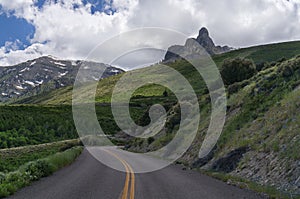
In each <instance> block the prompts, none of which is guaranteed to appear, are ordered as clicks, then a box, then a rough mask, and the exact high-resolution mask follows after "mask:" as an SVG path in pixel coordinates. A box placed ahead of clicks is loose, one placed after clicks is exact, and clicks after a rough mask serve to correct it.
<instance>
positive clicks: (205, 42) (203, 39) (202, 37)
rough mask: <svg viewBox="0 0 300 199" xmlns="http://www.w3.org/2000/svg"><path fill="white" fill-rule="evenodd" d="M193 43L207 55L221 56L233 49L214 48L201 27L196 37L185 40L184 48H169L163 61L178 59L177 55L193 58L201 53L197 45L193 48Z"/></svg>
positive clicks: (213, 44)
mask: <svg viewBox="0 0 300 199" xmlns="http://www.w3.org/2000/svg"><path fill="white" fill-rule="evenodd" d="M195 41H196V42H197V43H198V44H200V45H201V46H202V47H203V48H204V49H205V50H206V52H207V53H208V54H209V55H216V54H221V53H225V52H228V51H231V50H233V48H231V47H228V46H216V45H215V43H214V42H213V40H212V38H211V37H210V36H209V32H208V30H207V29H206V28H204V27H203V28H201V29H200V31H199V34H198V37H197V38H189V39H187V40H186V43H185V45H184V46H180V45H174V46H171V47H170V48H169V49H168V51H167V53H166V55H165V59H164V61H165V62H168V61H174V60H176V59H178V58H179V56H178V54H180V55H186V56H187V57H189V58H193V55H195V54H196V53H201V51H202V49H200V48H199V47H198V45H197V46H195Z"/></svg>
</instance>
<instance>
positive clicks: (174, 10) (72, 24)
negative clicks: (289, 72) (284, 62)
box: [0, 0, 300, 66]
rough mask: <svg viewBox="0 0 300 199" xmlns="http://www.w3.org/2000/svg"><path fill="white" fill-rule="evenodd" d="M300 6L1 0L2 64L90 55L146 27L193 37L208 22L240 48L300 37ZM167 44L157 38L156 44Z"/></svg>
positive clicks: (273, 0)
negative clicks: (110, 41) (118, 37)
mask: <svg viewBox="0 0 300 199" xmlns="http://www.w3.org/2000/svg"><path fill="white" fill-rule="evenodd" d="M299 10H300V2H299V0H289V1H286V0H257V1H245V0H237V1H235V3H234V4H233V3H232V0H222V1H219V0H17V1H15V0H6V1H0V66H4V65H6V66H7V65H13V64H17V63H20V62H23V61H26V60H29V59H34V58H37V57H39V56H41V55H53V56H55V57H58V58H61V59H75V60H77V59H85V58H86V56H87V55H88V53H89V52H90V51H91V50H92V49H94V47H95V46H97V45H98V44H100V43H102V42H104V41H106V40H108V39H110V38H111V37H113V36H115V35H118V34H120V33H122V32H126V31H129V30H132V29H136V28H144V27H159V28H163V29H164V28H166V29H171V30H175V31H179V32H181V33H184V34H185V35H187V36H188V37H192V36H196V35H197V33H198V31H199V29H200V28H201V27H203V26H205V27H207V28H208V30H209V32H210V35H211V37H212V38H213V40H214V41H215V43H216V44H218V45H228V46H232V47H237V48H238V47H246V46H253V45H259V44H266V43H274V42H281V41H292V40H300V25H299V23H300V12H299ZM140 37H141V38H139V39H140V41H139V42H140V44H141V45H143V41H144V40H145V39H144V38H143V35H141V36H140ZM150 39H151V38H150ZM166 42H167V41H160V40H159V38H156V37H154V36H153V37H152V41H151V42H150V43H157V44H158V45H160V46H164V45H165V44H166ZM128 45H130V42H128ZM116 48H126V45H123V46H116ZM94 61H101V60H94Z"/></svg>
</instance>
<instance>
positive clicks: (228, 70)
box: [221, 58, 257, 85]
mask: <svg viewBox="0 0 300 199" xmlns="http://www.w3.org/2000/svg"><path fill="white" fill-rule="evenodd" d="M256 73H257V71H256V67H255V64H254V63H253V61H252V60H250V59H241V58H235V59H226V60H225V61H224V63H223V65H222V67H221V76H222V78H223V81H224V83H225V84H226V85H230V84H233V83H235V82H241V81H243V80H245V79H249V78H250V77H252V76H254V75H255V74H256Z"/></svg>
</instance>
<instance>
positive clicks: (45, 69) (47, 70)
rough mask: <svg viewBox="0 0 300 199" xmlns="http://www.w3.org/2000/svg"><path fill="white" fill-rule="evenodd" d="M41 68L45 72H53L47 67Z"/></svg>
mask: <svg viewBox="0 0 300 199" xmlns="http://www.w3.org/2000/svg"><path fill="white" fill-rule="evenodd" d="M43 70H44V71H46V72H53V71H52V70H49V69H47V68H44V69H43Z"/></svg>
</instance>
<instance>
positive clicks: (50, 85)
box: [0, 56, 124, 103]
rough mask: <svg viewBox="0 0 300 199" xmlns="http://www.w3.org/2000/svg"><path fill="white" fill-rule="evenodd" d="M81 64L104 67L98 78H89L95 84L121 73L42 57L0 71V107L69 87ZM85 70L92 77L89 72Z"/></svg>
mask: <svg viewBox="0 0 300 199" xmlns="http://www.w3.org/2000/svg"><path fill="white" fill-rule="evenodd" d="M82 63H86V64H93V65H95V66H97V67H98V66H99V67H100V68H101V67H103V68H104V67H106V70H105V72H104V74H103V75H102V77H94V76H92V77H91V78H93V79H95V80H99V79H101V78H105V77H109V76H112V75H116V74H119V73H122V72H124V71H123V70H122V69H119V68H115V67H112V66H109V65H107V64H103V63H95V62H85V61H80V60H77V61H71V60H59V59H57V58H55V57H52V56H43V57H40V58H37V59H34V60H29V61H26V62H23V63H20V64H17V65H14V66H7V67H0V103H5V102H10V101H14V100H17V99H20V98H24V97H31V96H34V95H37V94H40V93H44V92H49V91H51V90H55V89H58V88H61V87H65V86H70V85H72V84H73V83H74V80H75V77H76V74H77V72H78V69H79V68H80V66H81V64H82ZM86 70H90V73H91V74H94V73H93V71H92V69H89V68H87V69H86Z"/></svg>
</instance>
